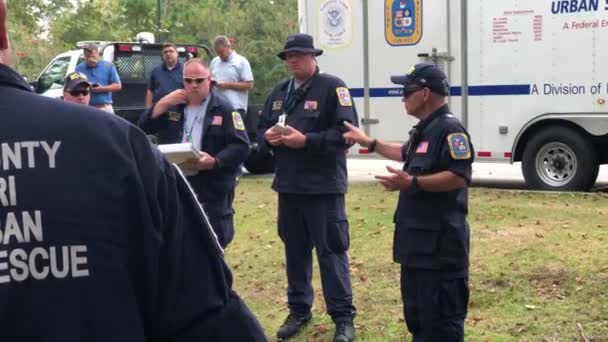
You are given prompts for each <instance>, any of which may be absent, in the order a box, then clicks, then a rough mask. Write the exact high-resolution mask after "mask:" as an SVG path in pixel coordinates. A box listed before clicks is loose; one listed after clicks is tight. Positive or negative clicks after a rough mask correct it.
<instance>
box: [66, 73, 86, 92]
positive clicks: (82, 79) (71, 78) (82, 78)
mask: <svg viewBox="0 0 608 342" xmlns="http://www.w3.org/2000/svg"><path fill="white" fill-rule="evenodd" d="M81 84H85V85H86V86H87V87H90V86H91V85H90V84H89V80H88V79H87V75H85V74H83V73H80V72H77V71H74V72H71V73H69V74H68V75H67V76H66V77H65V84H64V86H63V89H64V90H74V89H75V88H76V87H77V86H79V85H81Z"/></svg>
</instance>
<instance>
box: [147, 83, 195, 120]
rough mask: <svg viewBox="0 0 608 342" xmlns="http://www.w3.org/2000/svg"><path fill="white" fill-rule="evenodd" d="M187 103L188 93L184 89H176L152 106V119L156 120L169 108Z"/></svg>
mask: <svg viewBox="0 0 608 342" xmlns="http://www.w3.org/2000/svg"><path fill="white" fill-rule="evenodd" d="M187 101H188V93H186V91H185V90H184V89H176V90H174V91H172V92H170V93H169V94H167V95H165V96H164V97H163V98H162V99H160V100H159V101H158V103H157V104H156V106H154V111H153V112H152V118H157V117H159V116H161V115H162V114H163V113H164V112H166V111H167V109H169V107H171V106H175V105H178V104H182V103H186V102H187Z"/></svg>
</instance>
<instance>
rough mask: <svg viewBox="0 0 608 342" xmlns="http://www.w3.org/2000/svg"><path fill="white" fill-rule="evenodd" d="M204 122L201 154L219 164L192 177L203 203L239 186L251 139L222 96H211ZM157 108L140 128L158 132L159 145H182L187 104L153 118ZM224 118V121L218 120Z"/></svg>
mask: <svg viewBox="0 0 608 342" xmlns="http://www.w3.org/2000/svg"><path fill="white" fill-rule="evenodd" d="M209 96H210V99H209V104H208V105H207V110H206V112H205V119H204V120H205V121H204V122H203V135H202V137H201V151H205V152H207V153H209V154H210V155H211V156H212V157H215V158H217V159H218V161H219V165H218V166H217V167H216V168H214V169H212V170H207V171H199V172H198V173H197V174H196V175H195V176H189V177H188V181H189V182H190V184H192V187H193V188H194V190H195V191H196V193H197V194H198V196H199V198H200V200H201V201H203V202H204V200H205V199H209V198H211V199H214V198H217V196H218V195H219V194H222V195H223V194H226V193H228V192H230V191H232V189H234V186H235V185H236V177H237V176H238V174H239V171H240V167H241V164H243V162H244V161H245V160H246V159H247V156H248V155H249V138H248V137H247V131H246V130H245V126H244V123H243V120H242V118H241V116H240V114H239V113H238V112H235V111H234V109H233V108H232V106H231V105H230V104H229V103H228V102H227V101H226V99H224V98H223V97H221V96H218V95H216V94H213V93H211V94H210V95H209ZM153 110H154V107H152V108H150V109H148V110H147V111H146V112H144V113H143V114H142V116H141V117H140V120H139V123H138V124H139V127H141V128H142V129H143V130H144V131H145V132H146V133H148V134H154V133H158V138H159V144H175V143H180V142H182V137H183V132H184V131H183V129H184V122H185V116H184V110H185V105H179V106H173V107H171V108H169V110H168V111H167V113H164V114H162V115H161V116H159V117H158V118H156V119H152V118H151V115H152V111H153ZM217 117H221V119H217Z"/></svg>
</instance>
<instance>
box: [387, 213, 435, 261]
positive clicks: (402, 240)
mask: <svg viewBox="0 0 608 342" xmlns="http://www.w3.org/2000/svg"><path fill="white" fill-rule="evenodd" d="M395 228H396V231H395V257H399V259H401V261H405V262H406V264H407V265H409V266H417V267H431V268H434V267H435V266H437V265H434V263H435V262H436V260H435V259H436V257H437V253H438V250H439V234H440V231H441V224H440V223H439V220H408V221H398V222H397V223H396V225H395Z"/></svg>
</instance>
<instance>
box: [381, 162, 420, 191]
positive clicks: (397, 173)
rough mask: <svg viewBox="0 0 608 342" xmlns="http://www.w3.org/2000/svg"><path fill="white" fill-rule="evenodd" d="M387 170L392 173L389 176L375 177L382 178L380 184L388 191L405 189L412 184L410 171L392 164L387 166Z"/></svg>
mask: <svg viewBox="0 0 608 342" xmlns="http://www.w3.org/2000/svg"><path fill="white" fill-rule="evenodd" d="M386 170H388V172H390V173H391V174H390V175H387V176H375V178H376V179H378V180H380V184H382V186H384V189H386V190H387V191H398V190H405V189H407V188H409V187H410V185H412V177H410V175H409V173H407V172H405V171H403V170H399V169H395V168H393V167H391V166H386Z"/></svg>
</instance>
